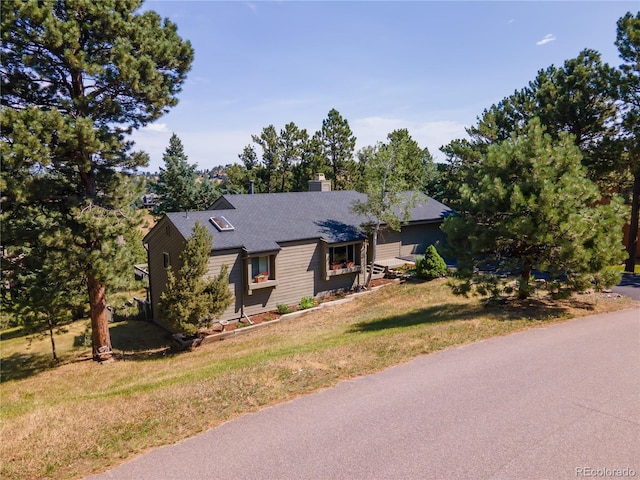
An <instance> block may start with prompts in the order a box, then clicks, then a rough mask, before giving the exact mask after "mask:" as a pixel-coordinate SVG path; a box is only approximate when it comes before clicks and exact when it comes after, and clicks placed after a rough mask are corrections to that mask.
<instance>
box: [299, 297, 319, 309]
mask: <svg viewBox="0 0 640 480" xmlns="http://www.w3.org/2000/svg"><path fill="white" fill-rule="evenodd" d="M298 306H299V307H300V309H301V310H306V309H308V308H313V307H315V306H316V301H315V300H314V299H313V297H302V300H300V304H299V305H298Z"/></svg>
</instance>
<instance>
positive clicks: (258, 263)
mask: <svg viewBox="0 0 640 480" xmlns="http://www.w3.org/2000/svg"><path fill="white" fill-rule="evenodd" d="M246 269H247V270H246V271H247V281H248V284H247V288H248V290H249V295H251V294H252V293H251V292H252V291H253V290H259V289H263V288H274V287H275V286H276V285H277V284H278V281H277V279H276V254H275V253H274V254H271V255H258V256H255V257H254V256H252V257H250V258H249V260H248V262H247V265H246Z"/></svg>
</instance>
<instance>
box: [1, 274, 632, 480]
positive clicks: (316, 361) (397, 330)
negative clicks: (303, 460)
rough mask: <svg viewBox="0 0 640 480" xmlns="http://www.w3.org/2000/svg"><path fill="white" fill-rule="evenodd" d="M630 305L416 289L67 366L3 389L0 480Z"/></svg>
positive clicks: (118, 457) (187, 432) (131, 448)
mask: <svg viewBox="0 0 640 480" xmlns="http://www.w3.org/2000/svg"><path fill="white" fill-rule="evenodd" d="M630 305H634V304H633V303H632V302H630V301H627V300H625V299H616V298H613V297H612V298H607V297H604V296H583V297H576V298H574V299H573V300H567V301H559V302H556V303H549V302H547V301H546V300H544V299H533V300H531V301H529V303H527V304H526V305H524V306H526V307H527V308H522V307H523V304H519V305H517V306H512V307H505V308H501V309H497V308H484V307H482V306H481V305H480V303H479V301H478V300H477V299H467V298H463V297H455V296H453V295H452V294H451V293H450V290H449V288H448V287H447V285H446V281H444V280H435V281H433V282H428V283H427V282H425V283H417V284H414V283H406V284H401V285H390V286H387V287H385V288H383V289H381V290H378V291H375V292H373V293H371V294H367V295H362V296H359V297H357V298H356V299H354V300H353V301H351V302H348V303H344V304H341V305H337V306H335V307H332V308H324V309H320V310H316V311H312V312H309V313H306V314H304V315H302V316H300V317H297V318H296V319H292V320H291V321H289V322H284V323H279V324H277V325H274V326H272V327H269V328H265V329H262V330H258V331H255V332H254V333H252V334H251V335H246V336H240V337H237V338H235V339H234V340H233V341H224V342H220V343H215V344H211V345H208V346H204V347H201V348H198V349H196V350H195V351H193V352H189V353H186V354H178V355H164V356H162V355H155V356H153V355H151V356H149V355H138V356H129V357H128V359H133V361H119V362H115V363H112V364H109V365H96V364H94V363H93V362H90V361H84V362H76V363H70V364H66V365H63V366H61V367H59V368H55V369H50V370H47V371H44V372H41V373H38V374H33V375H31V376H28V377H26V378H23V379H20V380H13V381H5V382H3V383H2V384H1V386H0V388H1V394H2V403H1V405H0V419H1V425H2V426H1V430H0V435H1V438H2V442H0V465H1V467H0V468H1V470H0V477H1V478H7V479H25V480H26V479H43V478H47V479H54V478H55V479H60V478H72V479H73V478H83V477H86V476H87V475H88V474H90V473H92V472H96V471H100V470H103V469H105V468H108V467H110V466H113V465H116V464H118V463H120V462H122V461H123V459H126V458H128V457H130V456H131V455H136V454H139V453H142V452H144V451H146V450H148V449H150V448H154V447H157V446H160V445H165V444H169V443H174V442H176V441H179V440H181V439H184V438H186V437H190V436H192V435H194V434H196V433H199V432H202V431H203V430H206V429H208V428H210V427H214V426H216V425H219V424H221V423H222V422H225V421H227V420H229V419H230V418H234V417H237V416H239V415H242V414H244V413H247V412H251V411H255V410H257V409H259V408H261V407H263V406H265V405H272V404H275V403H279V402H283V401H286V400H289V399H292V398H295V397H297V396H299V395H302V394H306V393H310V392H313V391H316V390H318V389H320V388H326V387H330V386H332V385H335V384H336V383H337V382H339V381H341V380H344V379H348V378H353V377H356V376H360V375H364V374H369V373H373V372H377V371H380V370H382V369H385V368H388V367H390V366H392V365H396V364H398V363H402V362H406V361H408V360H411V359H412V358H414V357H415V356H417V355H420V354H425V353H430V352H433V351H436V350H441V349H444V348H447V347H449V346H451V345H460V344H463V343H468V342H472V341H475V340H479V339H482V338H488V337H491V336H494V335H503V334H506V333H510V332H513V331H516V330H521V329H525V328H531V327H532V326H539V325H545V324H548V323H551V322H556V321H559V320H563V319H567V318H569V317H571V316H575V315H584V314H585V313H599V312H603V311H608V310H611V309H620V308H624V307H629V306H630ZM523 312H524V313H523ZM114 327H115V326H112V328H114ZM16 340H20V339H12V340H8V341H10V342H13V341H16ZM4 342H5V341H4V340H3V342H2V343H3V345H2V346H3V348H2V352H3V353H2V355H4V350H5V349H4Z"/></svg>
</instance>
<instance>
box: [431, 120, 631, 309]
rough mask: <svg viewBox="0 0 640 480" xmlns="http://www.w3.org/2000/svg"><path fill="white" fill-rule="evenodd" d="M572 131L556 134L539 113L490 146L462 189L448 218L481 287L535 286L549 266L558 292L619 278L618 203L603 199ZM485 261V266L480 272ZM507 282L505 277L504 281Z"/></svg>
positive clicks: (470, 278)
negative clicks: (536, 275)
mask: <svg viewBox="0 0 640 480" xmlns="http://www.w3.org/2000/svg"><path fill="white" fill-rule="evenodd" d="M581 159H582V156H581V154H580V150H579V149H578V147H576V146H575V141H574V138H573V136H572V135H569V134H566V133H565V134H560V135H559V138H558V140H553V139H552V138H551V136H550V135H548V134H546V133H544V127H543V126H542V125H541V124H540V121H539V120H538V119H537V118H534V119H533V120H531V121H530V122H529V123H528V124H527V125H526V129H525V131H524V132H523V133H521V134H520V135H516V134H512V136H511V138H510V139H508V140H505V141H503V142H501V143H499V144H496V145H492V146H490V147H489V149H488V151H487V154H486V155H485V156H483V157H482V158H481V160H480V161H479V162H478V164H477V166H476V169H475V174H474V175H473V178H471V179H470V181H469V182H466V183H464V184H463V185H462V186H461V187H460V190H459V194H460V200H461V202H460V208H459V214H460V215H459V216H455V217H449V218H447V219H446V220H445V222H444V225H443V227H442V228H443V230H444V231H445V233H446V234H447V238H448V244H449V247H450V249H451V250H450V252H449V253H450V254H451V256H452V257H454V258H457V259H458V272H459V274H460V276H462V277H463V278H466V279H467V283H466V284H465V285H464V286H463V288H462V291H463V292H466V291H468V290H469V289H470V288H471V287H472V286H473V285H475V286H476V287H478V291H479V292H480V293H482V294H491V295H493V296H499V295H501V294H503V293H505V292H508V291H509V290H508V289H509V286H508V281H509V279H508V277H506V276H505V274H510V275H516V276H517V277H519V282H518V287H517V293H518V296H519V297H520V298H526V297H528V296H529V295H530V293H531V288H532V273H533V272H534V271H536V270H537V271H540V272H545V273H546V274H547V275H548V277H549V281H548V282H547V283H546V285H547V287H548V288H550V289H552V290H554V291H556V292H557V291H560V290H563V291H571V290H581V289H585V288H588V287H589V286H591V285H594V286H595V287H596V288H602V287H605V286H610V285H612V284H615V282H616V281H617V280H618V278H617V277H616V274H615V273H614V272H613V271H612V270H611V269H610V267H611V266H613V265H616V264H617V263H619V262H620V261H621V260H622V259H623V258H624V250H623V248H622V244H621V243H620V236H619V232H620V231H621V229H622V223H623V220H622V215H621V208H620V205H619V203H618V202H615V201H614V202H612V203H611V204H610V205H601V204H599V200H600V193H599V190H598V187H597V186H596V185H595V183H593V182H592V181H590V180H589V179H588V178H587V172H586V169H585V168H584V167H583V166H582V164H581ZM478 268H480V270H481V271H482V272H483V273H482V274H480V275H477V274H476V272H477V271H478ZM505 282H506V283H505Z"/></svg>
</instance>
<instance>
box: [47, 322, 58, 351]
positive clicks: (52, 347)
mask: <svg viewBox="0 0 640 480" xmlns="http://www.w3.org/2000/svg"><path fill="white" fill-rule="evenodd" d="M47 320H48V322H49V338H51V352H52V353H53V361H54V362H57V361H58V355H57V354H56V341H55V340H54V338H53V318H52V315H51V314H48V315H47Z"/></svg>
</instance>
